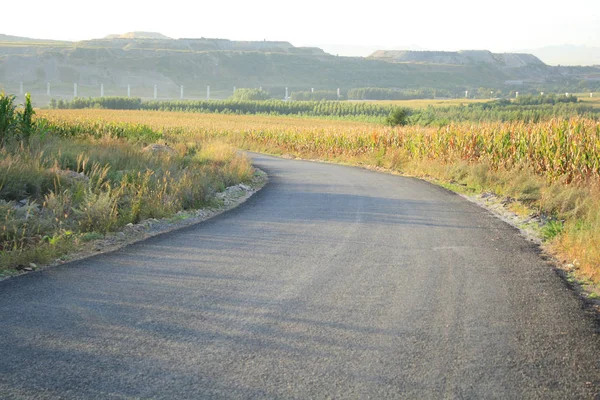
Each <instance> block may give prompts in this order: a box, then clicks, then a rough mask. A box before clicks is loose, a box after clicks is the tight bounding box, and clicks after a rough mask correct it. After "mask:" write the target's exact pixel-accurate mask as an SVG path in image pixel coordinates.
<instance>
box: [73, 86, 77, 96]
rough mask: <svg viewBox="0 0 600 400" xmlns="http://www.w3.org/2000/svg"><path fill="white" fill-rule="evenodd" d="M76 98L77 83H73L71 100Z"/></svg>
mask: <svg viewBox="0 0 600 400" xmlns="http://www.w3.org/2000/svg"><path fill="white" fill-rule="evenodd" d="M76 97H77V82H75V83H73V98H76Z"/></svg>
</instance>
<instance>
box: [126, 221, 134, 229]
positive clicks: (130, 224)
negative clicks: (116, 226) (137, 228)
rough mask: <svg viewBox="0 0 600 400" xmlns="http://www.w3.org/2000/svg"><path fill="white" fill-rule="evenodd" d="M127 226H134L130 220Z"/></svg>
mask: <svg viewBox="0 0 600 400" xmlns="http://www.w3.org/2000/svg"><path fill="white" fill-rule="evenodd" d="M125 226H127V227H129V228H131V227H132V226H133V224H132V223H131V222H130V223H128V224H127V225H125Z"/></svg>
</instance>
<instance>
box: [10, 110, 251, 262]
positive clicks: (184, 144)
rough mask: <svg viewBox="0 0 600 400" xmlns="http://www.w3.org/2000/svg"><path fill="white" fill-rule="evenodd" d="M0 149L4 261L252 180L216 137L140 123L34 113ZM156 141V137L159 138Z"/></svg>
mask: <svg viewBox="0 0 600 400" xmlns="http://www.w3.org/2000/svg"><path fill="white" fill-rule="evenodd" d="M35 127H36V128H35V129H36V130H35V131H34V132H33V131H32V134H31V136H30V137H29V138H28V140H27V141H24V140H22V138H21V137H18V138H17V137H15V138H13V139H12V140H7V141H6V142H5V143H4V145H3V146H1V147H0V221H1V222H0V269H7V268H14V267H17V266H19V265H26V264H28V263H29V262H34V263H43V262H47V261H50V260H52V259H54V258H56V257H59V256H60V255H62V254H64V253H65V252H67V251H69V250H72V249H73V248H76V247H78V246H81V244H82V241H83V240H84V239H85V238H86V237H90V234H92V236H94V235H103V234H106V233H108V232H111V231H114V230H117V229H119V227H122V226H124V225H126V224H128V223H137V222H140V221H142V220H145V219H149V218H161V217H166V216H169V215H173V214H175V213H176V212H178V211H180V210H187V209H194V208H198V207H201V206H205V205H209V204H213V203H214V202H215V200H214V198H215V196H214V195H215V193H217V192H219V191H221V190H223V189H224V188H225V187H227V186H230V185H234V184H237V183H240V182H246V181H248V180H250V179H251V178H252V174H253V170H252V166H251V164H250V163H249V161H248V159H247V158H246V157H245V156H243V155H241V154H240V153H238V152H237V151H235V149H233V148H232V147H231V146H228V145H226V144H224V143H217V142H215V141H209V140H205V141H198V140H193V139H191V138H190V140H182V141H178V140H172V141H170V142H169V144H168V145H166V144H165V142H164V138H163V135H162V133H160V132H159V131H158V130H155V129H152V128H150V127H148V126H147V125H143V124H127V123H104V122H102V121H98V120H96V121H91V122H84V121H70V122H68V121H64V120H63V121H57V120H55V121H49V120H42V119H38V120H37V121H36V125H35ZM157 140H158V141H159V142H158V143H155V142H156V141H157Z"/></svg>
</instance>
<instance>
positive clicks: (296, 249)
mask: <svg viewBox="0 0 600 400" xmlns="http://www.w3.org/2000/svg"><path fill="white" fill-rule="evenodd" d="M255 163H256V164H257V165H258V166H259V167H260V168H263V169H264V170H266V171H267V172H268V173H269V175H270V184H269V185H268V186H267V187H266V188H265V189H263V190H262V191H261V192H259V193H258V194H257V195H255V196H254V197H253V198H251V199H250V200H249V201H248V202H247V203H245V204H244V205H242V206H241V207H239V208H238V209H235V210H233V211H231V212H228V213H226V214H223V215H221V216H219V217H217V218H214V219H212V220H210V221H207V222H204V223H201V224H199V225H196V226H193V227H189V228H185V229H183V230H180V231H177V232H173V233H169V234H165V235H162V236H158V237H155V238H153V239H150V240H147V241H145V242H141V243H138V244H136V245H132V246H129V247H126V248H124V249H122V250H120V251H117V252H114V253H110V254H105V255H99V256H96V257H93V258H91V259H87V260H84V261H80V262H74V263H71V264H67V265H64V266H60V267H55V268H50V269H47V270H44V271H38V272H35V273H31V274H28V275H24V276H20V277H17V278H15V279H9V280H6V281H3V282H0V398H2V399H29V398H32V399H33V398H35V399H59V398H60V399H138V398H142V399H146V398H156V399H200V398H227V399H229V398H268V399H306V398H314V399H319V398H354V399H365V398H374V399H383V398H419V399H427V398H432V399H439V398H457V399H458V398H460V399H463V398H464V399H468V398H472V399H480V398H501V399H518V398H528V399H529V398H540V399H549V398H557V399H566V398H593V397H594V396H595V394H596V393H597V392H598V388H599V385H600V379H599V378H600V374H599V371H598V362H599V361H600V341H599V338H598V335H597V325H596V321H595V319H594V316H593V315H592V314H591V312H589V311H587V310H586V308H585V307H583V305H582V303H581V301H580V300H579V299H578V298H577V296H576V295H575V294H574V293H573V292H572V291H570V290H569V289H568V288H567V287H566V286H565V285H564V284H563V282H562V281H561V279H559V277H558V276H557V275H556V273H555V272H553V269H552V268H551V266H550V265H549V264H548V262H547V261H545V260H544V258H543V256H542V255H540V254H539V251H538V249H537V248H536V246H534V245H532V244H531V243H529V242H528V241H527V240H525V239H524V238H522V237H521V236H519V234H518V232H517V231H516V230H515V229H513V228H512V227H510V226H508V225H507V224H505V223H503V222H501V221H500V220H498V219H496V218H495V217H493V216H492V215H491V214H490V213H488V212H487V211H485V210H483V209H481V208H479V207H478V206H476V205H474V204H471V203H469V202H467V201H465V200H463V199H462V198H461V197H459V196H457V195H454V194H451V193H449V192H447V191H446V190H444V189H441V188H438V187H435V186H433V185H430V184H427V183H424V182H422V181H419V180H415V179H408V178H402V177H397V176H391V175H386V174H380V173H376V172H371V171H366V170H362V169H358V168H351V167H343V166H336V165H329V164H321V163H310V162H300V161H290V160H283V159H277V158H271V157H267V156H259V155H257V156H255Z"/></svg>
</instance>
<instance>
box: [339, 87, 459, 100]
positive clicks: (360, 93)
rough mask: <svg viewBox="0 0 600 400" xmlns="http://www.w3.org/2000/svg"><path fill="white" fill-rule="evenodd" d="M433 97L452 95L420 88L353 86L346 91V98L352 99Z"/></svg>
mask: <svg viewBox="0 0 600 400" xmlns="http://www.w3.org/2000/svg"><path fill="white" fill-rule="evenodd" d="M435 97H452V94H451V93H450V92H449V91H448V90H439V89H438V90H436V89H431V88H422V89H388V88H374V87H367V88H355V89H350V90H349V91H348V99H352V100H414V99H433V98H435Z"/></svg>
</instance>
